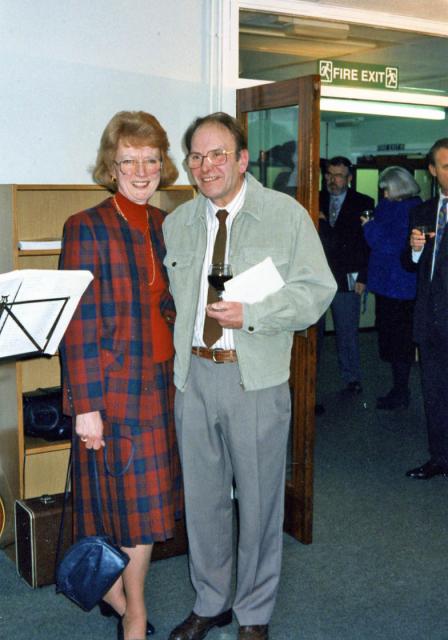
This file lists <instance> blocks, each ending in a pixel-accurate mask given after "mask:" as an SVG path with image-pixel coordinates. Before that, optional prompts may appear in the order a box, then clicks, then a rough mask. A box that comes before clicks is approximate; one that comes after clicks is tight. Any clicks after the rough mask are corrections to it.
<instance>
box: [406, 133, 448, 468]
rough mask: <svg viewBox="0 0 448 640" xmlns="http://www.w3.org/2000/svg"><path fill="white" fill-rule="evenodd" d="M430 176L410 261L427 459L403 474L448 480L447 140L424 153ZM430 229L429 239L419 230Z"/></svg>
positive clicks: (413, 222)
mask: <svg viewBox="0 0 448 640" xmlns="http://www.w3.org/2000/svg"><path fill="white" fill-rule="evenodd" d="M428 165H429V171H430V173H431V175H432V176H434V178H436V179H437V182H438V184H439V187H440V195H438V196H436V197H435V198H432V199H431V200H427V201H426V202H424V203H423V204H421V205H419V206H418V207H416V208H415V209H414V210H413V211H411V216H410V228H411V230H412V232H411V239H410V245H411V251H409V254H411V252H412V255H409V254H408V256H407V257H408V264H409V262H410V260H412V261H413V262H414V266H415V263H417V271H418V273H417V299H416V303H415V311H414V339H415V341H416V342H417V344H418V347H419V354H420V363H421V374H422V388H423V400H424V405H425V414H426V425H427V430H428V442H429V454H430V459H429V460H428V462H426V463H425V464H423V465H422V466H421V467H417V468H416V469H411V470H410V471H408V472H407V474H406V475H407V476H408V477H409V478H417V479H420V480H428V479H429V478H433V477H434V476H437V475H442V476H447V475H448V393H447V388H446V376H447V371H448V234H447V232H446V228H447V227H446V216H447V204H448V138H442V139H440V140H437V142H435V143H434V145H433V146H432V147H431V149H430V151H429V154H428ZM423 225H424V226H426V227H427V229H429V230H430V231H429V233H428V235H427V238H428V239H427V240H425V233H423V232H422V231H421V230H419V227H422V226H423Z"/></svg>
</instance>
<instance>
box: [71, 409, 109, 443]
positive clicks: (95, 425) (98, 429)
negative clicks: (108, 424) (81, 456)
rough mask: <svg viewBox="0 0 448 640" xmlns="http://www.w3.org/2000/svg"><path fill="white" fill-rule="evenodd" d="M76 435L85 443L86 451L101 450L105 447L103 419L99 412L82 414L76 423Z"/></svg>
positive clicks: (78, 416) (77, 417)
mask: <svg viewBox="0 0 448 640" xmlns="http://www.w3.org/2000/svg"><path fill="white" fill-rule="evenodd" d="M75 431H76V434H77V435H78V436H79V437H80V438H81V442H84V443H85V445H86V449H101V447H104V446H105V442H104V438H103V419H102V418H101V413H100V412H99V411H90V412H89V413H80V414H78V415H77V416H76V421H75Z"/></svg>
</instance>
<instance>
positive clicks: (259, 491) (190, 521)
mask: <svg viewBox="0 0 448 640" xmlns="http://www.w3.org/2000/svg"><path fill="white" fill-rule="evenodd" d="M175 412H176V429H177V436H178V441H179V448H180V455H181V461H182V469H183V476H184V486H185V505H186V521H187V531H188V540H189V551H190V558H189V561H190V575H191V579H192V583H193V586H194V588H195V590H196V602H195V605H194V607H193V609H194V611H195V613H196V614H197V615H200V616H214V615H217V614H218V613H221V612H223V611H225V610H227V609H230V608H232V607H233V610H234V612H235V614H236V616H237V618H238V621H239V623H240V624H241V625H254V624H267V623H268V622H269V620H270V618H271V615H272V610H273V608H274V604H275V598H276V594H277V589H278V583H279V578H280V569H281V558H282V542H283V514H284V493H285V466H286V446H287V439H288V431H289V425H290V417H291V401H290V393H289V385H288V383H287V382H285V383H284V384H281V385H279V386H276V387H272V388H268V389H263V390H261V391H244V390H243V388H242V387H241V385H240V373H239V368H238V364H237V363H225V364H216V363H214V362H213V361H210V360H205V359H203V358H199V357H197V356H192V364H191V370H190V374H189V378H188V382H187V387H186V389H185V391H183V392H180V391H179V390H177V392H176V402H175ZM232 480H234V481H235V485H236V492H237V498H238V507H239V536H238V552H237V572H236V575H237V584H236V592H235V595H234V596H233V597H232V591H233V589H232V565H233V544H232V539H233V522H232V520H233V508H232V500H231V487H232Z"/></svg>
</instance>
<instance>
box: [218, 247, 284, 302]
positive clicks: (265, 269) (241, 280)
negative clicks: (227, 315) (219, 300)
mask: <svg viewBox="0 0 448 640" xmlns="http://www.w3.org/2000/svg"><path fill="white" fill-rule="evenodd" d="M284 284H285V281H284V280H283V278H282V277H281V275H280V273H279V272H278V269H277V267H276V266H275V264H274V263H273V262H272V258H271V257H268V258H265V259H264V260H263V261H262V262H259V263H258V264H256V265H254V266H253V267H250V269H247V270H246V271H243V273H239V274H238V275H237V276H234V277H233V278H232V279H231V280H228V281H227V282H226V283H225V285H224V288H225V291H224V294H223V300H229V301H232V302H245V303H248V304H252V303H253V302H261V300H264V298H266V296H268V295H270V294H271V293H275V292H276V291H278V290H279V289H281V288H282V287H283V286H284Z"/></svg>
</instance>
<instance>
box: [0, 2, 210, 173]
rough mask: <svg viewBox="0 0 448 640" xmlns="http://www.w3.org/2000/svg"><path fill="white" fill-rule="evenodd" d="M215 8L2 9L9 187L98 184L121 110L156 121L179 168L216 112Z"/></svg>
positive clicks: (100, 5)
mask: <svg viewBox="0 0 448 640" xmlns="http://www.w3.org/2000/svg"><path fill="white" fill-rule="evenodd" d="M209 7H210V3H209V0H181V1H180V0H131V1H130V2H126V0H90V1H87V0H77V1H75V0H21V1H20V2H12V1H11V0H0V78H1V83H0V96H1V100H0V103H1V111H0V150H1V158H2V159H1V161H0V183H9V182H17V183H89V182H91V178H90V175H89V172H88V167H89V166H90V165H91V164H92V163H93V162H94V160H95V156H96V150H97V148H98V143H99V138H100V135H101V133H102V131H103V129H104V127H105V125H106V124H107V122H108V120H109V119H110V118H111V116H112V115H113V114H114V113H116V112H117V111H119V110H122V109H143V110H146V111H150V112H152V113H153V114H154V115H155V116H156V117H157V118H159V119H160V121H161V123H162V125H163V126H164V127H165V128H166V130H167V132H168V135H169V138H170V141H171V146H172V151H173V155H174V156H175V159H176V161H177V164H178V167H179V170H180V173H181V175H180V177H179V180H178V182H179V183H186V182H187V177H186V175H185V173H184V172H183V169H182V167H181V160H182V157H183V151H182V150H181V138H182V135H183V133H184V131H185V129H186V127H187V126H188V125H189V124H190V122H191V121H192V120H193V118H194V117H196V116H197V115H203V114H205V113H207V112H208V111H209V94H210V88H209V82H208V77H209V55H208V52H209V48H210V37H209V24H210V16H209Z"/></svg>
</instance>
